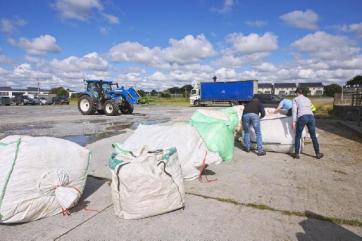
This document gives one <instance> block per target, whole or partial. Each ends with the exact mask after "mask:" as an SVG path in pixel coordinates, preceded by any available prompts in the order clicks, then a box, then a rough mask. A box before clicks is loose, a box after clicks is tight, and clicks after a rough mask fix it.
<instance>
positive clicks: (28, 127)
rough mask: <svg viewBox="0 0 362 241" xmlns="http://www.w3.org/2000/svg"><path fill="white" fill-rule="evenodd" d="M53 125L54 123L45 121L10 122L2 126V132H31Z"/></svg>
mask: <svg viewBox="0 0 362 241" xmlns="http://www.w3.org/2000/svg"><path fill="white" fill-rule="evenodd" d="M52 127H53V124H52V123H43V124H35V123H34V124H33V123H30V124H21V125H19V124H15V125H13V124H8V125H5V126H2V127H0V131H1V132H15V133H17V132H19V133H30V132H31V131H33V130H36V129H50V128H52Z"/></svg>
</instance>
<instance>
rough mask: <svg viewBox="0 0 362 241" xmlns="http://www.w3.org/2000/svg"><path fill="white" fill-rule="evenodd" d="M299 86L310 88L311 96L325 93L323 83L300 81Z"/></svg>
mask: <svg viewBox="0 0 362 241" xmlns="http://www.w3.org/2000/svg"><path fill="white" fill-rule="evenodd" d="M298 86H299V87H304V88H308V89H309V92H310V95H311V96H321V95H323V93H324V86H323V84H322V83H320V82H319V83H299V85H298Z"/></svg>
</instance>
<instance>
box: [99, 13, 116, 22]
mask: <svg viewBox="0 0 362 241" xmlns="http://www.w3.org/2000/svg"><path fill="white" fill-rule="evenodd" d="M102 15H103V17H104V18H105V19H106V20H107V21H108V22H109V23H110V24H119V18H118V17H117V16H114V15H111V14H107V13H103V14H102Z"/></svg>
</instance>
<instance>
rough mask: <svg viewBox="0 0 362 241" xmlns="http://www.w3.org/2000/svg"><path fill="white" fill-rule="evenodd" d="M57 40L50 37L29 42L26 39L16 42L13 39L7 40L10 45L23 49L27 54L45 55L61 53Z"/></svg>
mask: <svg viewBox="0 0 362 241" xmlns="http://www.w3.org/2000/svg"><path fill="white" fill-rule="evenodd" d="M56 42H57V40H56V39H55V37H53V36H51V35H48V34H46V35H41V36H39V37H37V38H33V39H31V40H29V39H26V38H20V39H19V40H18V41H17V40H15V39H9V43H10V44H11V45H14V46H17V47H19V48H22V49H24V50H25V51H26V52H27V53H28V54H35V55H37V54H46V53H57V52H60V51H61V48H60V47H59V46H58V45H57V43H56Z"/></svg>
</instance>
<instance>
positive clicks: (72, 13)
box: [53, 0, 119, 24]
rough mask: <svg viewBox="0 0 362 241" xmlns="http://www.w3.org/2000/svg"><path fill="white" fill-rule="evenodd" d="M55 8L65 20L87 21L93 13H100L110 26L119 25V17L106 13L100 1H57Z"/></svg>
mask: <svg viewBox="0 0 362 241" xmlns="http://www.w3.org/2000/svg"><path fill="white" fill-rule="evenodd" d="M53 7H54V8H55V9H56V10H57V11H58V12H59V14H60V16H61V17H62V18H63V19H73V20H78V21H87V20H88V19H89V18H90V17H91V16H92V13H93V12H97V13H99V14H100V15H101V16H103V17H104V19H105V20H106V21H107V22H108V23H110V24H119V18H118V17H117V16H114V15H111V14H108V13H105V12H104V6H103V4H102V2H101V1H100V0H56V1H55V3H54V5H53Z"/></svg>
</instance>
